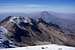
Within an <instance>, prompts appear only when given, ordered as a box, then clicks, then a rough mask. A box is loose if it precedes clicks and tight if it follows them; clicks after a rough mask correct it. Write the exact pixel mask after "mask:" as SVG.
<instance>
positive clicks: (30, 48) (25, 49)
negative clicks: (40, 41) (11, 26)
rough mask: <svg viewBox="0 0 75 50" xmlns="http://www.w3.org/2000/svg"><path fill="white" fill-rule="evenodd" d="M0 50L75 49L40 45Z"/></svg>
mask: <svg viewBox="0 0 75 50" xmlns="http://www.w3.org/2000/svg"><path fill="white" fill-rule="evenodd" d="M0 50H75V48H74V47H67V46H60V45H55V44H50V45H40V46H28V47H18V48H6V49H0Z"/></svg>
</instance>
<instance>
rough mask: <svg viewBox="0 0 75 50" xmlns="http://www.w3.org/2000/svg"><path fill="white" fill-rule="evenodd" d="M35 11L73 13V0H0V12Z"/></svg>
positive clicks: (74, 0) (74, 1)
mask: <svg viewBox="0 0 75 50" xmlns="http://www.w3.org/2000/svg"><path fill="white" fill-rule="evenodd" d="M35 11H54V12H64V13H75V0H0V13H7V12H24V13H30V12H35Z"/></svg>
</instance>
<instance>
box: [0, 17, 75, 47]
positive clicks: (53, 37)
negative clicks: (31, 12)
mask: <svg viewBox="0 0 75 50" xmlns="http://www.w3.org/2000/svg"><path fill="white" fill-rule="evenodd" d="M20 18H21V17H20ZM10 19H11V18H9V19H8V20H7V21H3V22H1V24H0V26H3V27H5V28H6V29H7V30H8V33H6V35H7V36H6V37H7V38H8V39H9V40H11V41H12V42H13V43H14V44H15V45H16V46H20V47H22V46H29V45H31V46H32V45H43V44H59V45H68V46H75V38H72V37H74V36H72V37H71V35H64V32H63V31H62V30H61V28H58V27H55V26H50V25H49V24H48V23H46V22H45V21H44V20H43V19H41V18H40V19H41V20H40V19H38V21H36V20H35V19H32V18H29V20H30V23H25V22H24V21H22V20H19V21H22V22H19V24H18V22H17V23H14V22H11V21H10ZM18 19H19V18H18ZM16 20H17V19H16ZM31 23H32V24H31Z"/></svg>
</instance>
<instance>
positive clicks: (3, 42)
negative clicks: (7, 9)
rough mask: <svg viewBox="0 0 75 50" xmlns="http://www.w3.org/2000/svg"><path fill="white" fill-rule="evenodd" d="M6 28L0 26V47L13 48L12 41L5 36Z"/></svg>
mask: <svg viewBox="0 0 75 50" xmlns="http://www.w3.org/2000/svg"><path fill="white" fill-rule="evenodd" d="M6 33H8V31H7V29H5V28H4V27H3V26H0V48H13V47H15V46H14V45H13V43H12V42H11V41H10V40H9V39H8V38H7V37H6Z"/></svg>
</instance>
